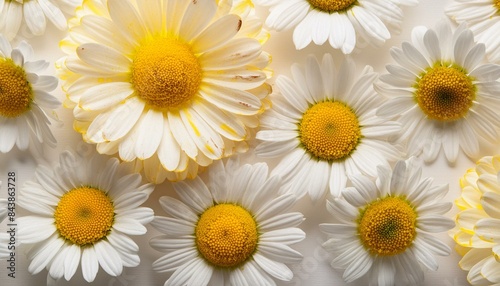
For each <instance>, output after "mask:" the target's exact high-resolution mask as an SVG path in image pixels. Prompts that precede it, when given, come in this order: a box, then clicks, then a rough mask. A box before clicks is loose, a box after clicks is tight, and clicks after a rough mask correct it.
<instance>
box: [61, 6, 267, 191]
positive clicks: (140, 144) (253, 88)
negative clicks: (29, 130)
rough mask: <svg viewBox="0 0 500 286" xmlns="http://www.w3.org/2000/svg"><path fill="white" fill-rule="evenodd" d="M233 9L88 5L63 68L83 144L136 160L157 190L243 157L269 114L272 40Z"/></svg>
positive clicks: (76, 23)
mask: <svg viewBox="0 0 500 286" xmlns="http://www.w3.org/2000/svg"><path fill="white" fill-rule="evenodd" d="M230 3H231V2H230V1H217V2H216V1H212V0H199V1H175V0H168V1H161V0H151V1H150V0H109V1H107V2H106V4H104V3H101V2H97V1H95V2H86V3H84V7H83V9H82V10H81V11H80V13H79V15H78V17H76V18H75V19H72V22H71V26H72V29H71V30H70V34H69V37H68V38H67V39H65V40H63V42H62V49H63V50H64V51H65V52H66V53H67V54H68V56H66V57H64V58H63V59H61V61H60V62H59V68H60V70H61V77H62V78H63V79H64V81H65V84H64V85H63V89H64V90H65V91H66V93H67V96H68V101H67V102H66V104H67V106H69V107H72V108H73V112H74V116H75V123H74V127H75V129H76V130H77V131H78V132H80V133H82V135H83V138H84V140H85V141H87V142H89V143H96V144H97V150H98V151H99V152H100V153H106V154H116V153H118V155H119V156H120V158H121V159H123V160H125V161H133V160H136V159H137V160H139V165H141V166H143V167H144V169H145V174H146V176H147V177H148V179H150V180H151V181H154V182H156V183H159V182H161V181H163V180H165V178H168V179H170V180H182V179H184V178H186V177H190V178H192V177H194V176H196V174H197V172H198V168H199V167H200V166H202V167H204V166H208V165H209V164H211V163H212V162H213V161H214V160H218V159H220V158H223V157H227V156H229V155H231V154H232V153H234V152H237V151H239V150H243V149H244V147H242V146H241V145H243V144H242V143H243V142H244V141H245V140H246V139H248V137H249V128H254V127H256V126H257V125H258V117H257V115H258V114H260V113H262V112H263V111H264V109H265V108H266V107H267V103H266V100H265V97H266V96H267V95H268V93H269V92H270V87H269V86H268V85H267V84H266V83H265V81H266V79H267V77H268V72H267V71H265V68H266V66H267V65H268V63H269V61H270V57H269V55H267V54H266V53H263V52H262V50H261V46H262V43H263V42H264V41H265V40H266V39H267V37H268V34H267V33H266V32H263V30H262V28H261V26H262V25H260V23H259V22H258V21H257V19H256V18H255V17H252V15H250V13H248V10H247V9H243V8H241V7H240V6H234V7H233V5H230ZM245 7H246V6H245ZM233 10H236V11H245V12H246V13H245V15H242V16H239V15H237V14H233Z"/></svg>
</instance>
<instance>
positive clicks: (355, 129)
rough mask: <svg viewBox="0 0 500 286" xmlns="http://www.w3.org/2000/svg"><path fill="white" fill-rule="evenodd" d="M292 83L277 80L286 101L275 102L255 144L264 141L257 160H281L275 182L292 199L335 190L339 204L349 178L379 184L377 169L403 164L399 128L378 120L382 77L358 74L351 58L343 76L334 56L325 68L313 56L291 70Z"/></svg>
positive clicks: (316, 196) (278, 98) (327, 59)
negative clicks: (279, 178)
mask: <svg viewBox="0 0 500 286" xmlns="http://www.w3.org/2000/svg"><path fill="white" fill-rule="evenodd" d="M292 75H293V79H290V78H288V77H286V76H278V78H277V79H276V86H277V88H278V90H279V91H280V93H281V96H280V94H276V96H275V97H274V98H273V107H272V109H270V110H269V111H268V112H266V113H264V114H263V116H262V119H261V124H262V128H261V130H260V131H259V132H258V133H257V136H256V137H257V139H259V140H261V141H262V142H261V143H260V144H259V145H258V146H257V147H256V154H257V155H259V156H261V157H268V158H281V160H280V162H279V163H278V165H277V166H276V168H274V169H273V171H272V174H273V175H280V176H282V177H283V179H284V181H285V182H286V184H287V186H288V189H289V190H290V191H291V192H293V193H295V194H296V195H297V196H302V195H304V194H306V193H307V192H308V193H309V195H310V196H311V198H312V199H313V200H317V199H319V198H320V197H322V196H324V195H325V193H326V192H327V190H328V189H330V192H331V194H332V195H334V196H335V197H338V196H340V191H341V189H343V188H344V187H345V186H346V182H347V177H348V176H349V175H354V174H358V173H361V174H365V175H369V176H375V175H376V174H377V169H376V167H377V165H385V166H389V162H391V161H395V160H397V159H398V158H399V157H400V155H401V154H400V152H399V149H398V148H397V147H396V146H395V145H393V144H391V143H390V142H389V141H388V139H389V137H390V136H392V135H396V134H397V133H398V132H399V131H400V125H399V123H397V122H393V121H390V120H386V119H381V118H377V117H376V116H375V109H376V108H377V107H378V106H380V104H381V103H382V102H383V101H384V99H383V98H382V97H381V96H379V95H378V94H377V93H376V92H375V91H374V89H373V83H374V82H375V80H376V79H377V76H378V75H377V74H376V73H374V72H373V70H372V68H371V67H366V68H365V69H364V70H363V71H361V72H356V67H355V64H354V62H353V61H351V60H350V59H349V58H348V59H346V60H344V61H343V62H342V64H341V65H340V68H339V69H338V70H337V68H336V67H335V63H334V62H333V59H332V56H331V55H329V54H326V55H325V56H324V57H323V60H322V62H321V64H320V63H318V61H317V60H316V58H315V57H314V56H312V55H311V56H309V57H307V62H306V67H305V69H302V68H301V67H300V66H298V65H293V66H292Z"/></svg>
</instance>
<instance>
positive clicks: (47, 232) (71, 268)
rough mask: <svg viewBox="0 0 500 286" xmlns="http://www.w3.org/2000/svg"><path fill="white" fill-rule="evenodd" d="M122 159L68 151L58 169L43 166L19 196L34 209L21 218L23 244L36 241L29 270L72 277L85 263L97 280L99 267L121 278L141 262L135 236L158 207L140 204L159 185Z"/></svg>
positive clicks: (85, 269)
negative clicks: (126, 269)
mask: <svg viewBox="0 0 500 286" xmlns="http://www.w3.org/2000/svg"><path fill="white" fill-rule="evenodd" d="M141 180H142V177H141V175H140V174H137V173H130V172H129V167H126V166H125V165H124V164H123V163H122V164H119V162H118V159H116V158H111V159H107V158H105V157H104V156H101V155H98V154H95V153H93V152H89V153H88V154H87V155H81V154H74V153H72V152H69V151H66V152H64V153H62V154H61V156H60V158H59V164H58V165H56V166H55V167H53V168H49V167H46V166H42V165H40V166H39V167H38V168H37V170H36V172H35V179H34V180H33V181H28V182H27V183H26V184H25V185H24V186H23V188H22V191H21V192H20V194H19V205H20V206H21V207H23V208H24V209H27V210H29V211H30V212H32V213H34V214H33V215H29V216H23V217H20V218H18V219H17V220H18V225H19V232H18V237H19V241H20V243H22V244H23V245H24V244H28V245H32V247H31V249H30V251H29V252H28V253H27V257H28V259H29V260H31V263H30V265H29V267H28V271H29V272H30V273H32V274H36V273H39V272H40V271H42V270H43V269H44V268H47V270H48V271H49V275H50V277H52V278H53V279H60V278H62V277H64V279H66V280H68V281H69V280H70V279H71V277H73V275H74V274H75V272H76V270H77V269H78V267H79V266H80V267H81V269H82V273H83V278H84V279H85V280H86V281H88V282H92V281H93V280H94V278H95V277H96V274H97V271H98V270H99V265H100V266H101V267H102V269H103V270H104V271H106V273H108V274H109V275H112V276H119V275H120V274H121V273H122V270H123V267H135V266H137V265H139V262H140V260H139V256H138V252H139V247H138V246H137V244H136V243H135V242H134V241H133V240H132V239H131V238H130V237H129V236H130V235H143V234H145V233H146V231H147V230H146V227H145V226H144V224H147V223H149V222H150V221H152V220H153V218H154V214H153V210H151V209H150V208H146V207H140V205H141V204H143V203H144V202H145V201H146V200H147V199H148V197H149V194H150V193H151V192H152V191H153V189H154V185H152V184H145V185H142V184H141Z"/></svg>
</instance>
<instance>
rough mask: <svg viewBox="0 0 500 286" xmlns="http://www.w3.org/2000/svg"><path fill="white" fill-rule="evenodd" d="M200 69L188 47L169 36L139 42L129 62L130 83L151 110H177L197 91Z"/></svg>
mask: <svg viewBox="0 0 500 286" xmlns="http://www.w3.org/2000/svg"><path fill="white" fill-rule="evenodd" d="M201 78H202V70H201V66H200V63H199V61H198V58H197V57H196V56H195V55H194V54H193V52H192V51H191V48H190V46H189V45H188V44H186V43H184V42H182V41H180V40H178V39H176V38H174V37H172V36H168V37H155V38H151V39H148V40H146V41H145V42H144V43H142V44H141V45H140V46H139V48H138V49H137V51H136V53H135V57H134V60H133V62H132V77H131V83H132V85H133V86H134V89H135V91H136V92H137V94H138V96H139V97H140V98H142V99H143V100H144V101H145V102H146V103H147V104H148V105H150V106H151V107H154V108H159V109H164V108H169V107H177V106H179V105H181V104H183V103H185V102H187V101H189V100H190V99H191V98H192V97H193V96H194V95H195V94H196V92H197V91H198V88H199V86H200V82H201Z"/></svg>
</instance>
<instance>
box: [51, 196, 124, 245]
mask: <svg viewBox="0 0 500 286" xmlns="http://www.w3.org/2000/svg"><path fill="white" fill-rule="evenodd" d="M114 210H115V209H114V206H113V202H111V199H110V198H109V197H108V196H107V195H106V194H105V193H104V192H103V191H101V190H98V189H94V188H90V187H80V188H77V189H73V190H71V191H69V192H67V193H66V194H64V195H63V196H62V197H61V200H60V201H59V203H58V204H57V207H56V211H55V213H54V218H55V221H56V227H57V230H58V231H59V234H60V235H61V236H62V237H64V238H65V239H67V240H69V241H71V242H72V243H74V244H77V245H85V244H89V243H94V242H97V241H98V240H100V239H101V238H103V237H105V236H106V235H108V233H109V231H110V229H111V226H112V225H113V219H114V216H115V214H114Z"/></svg>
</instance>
